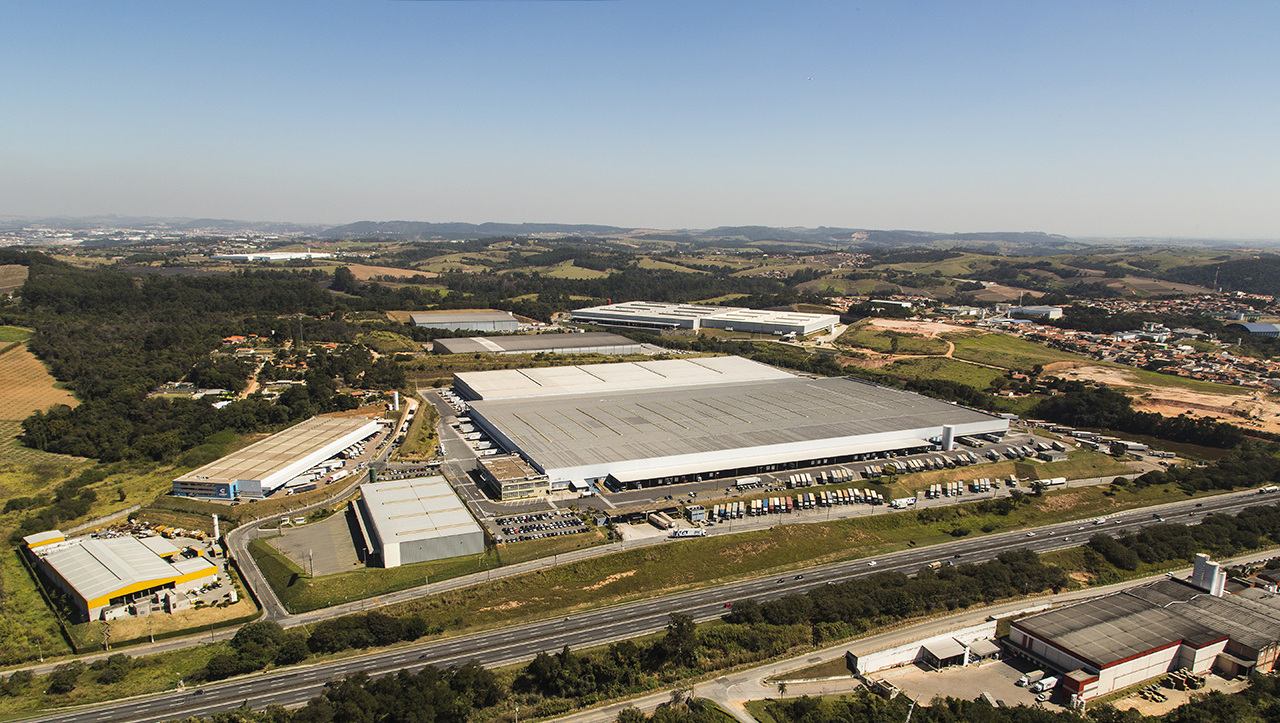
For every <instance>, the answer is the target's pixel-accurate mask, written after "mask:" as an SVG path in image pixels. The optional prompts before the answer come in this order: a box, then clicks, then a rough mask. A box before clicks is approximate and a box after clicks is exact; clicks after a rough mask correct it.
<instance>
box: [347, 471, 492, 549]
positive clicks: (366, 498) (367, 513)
mask: <svg viewBox="0 0 1280 723" xmlns="http://www.w3.org/2000/svg"><path fill="white" fill-rule="evenodd" d="M359 510H360V530H361V533H362V534H363V535H364V536H365V540H364V542H365V547H366V548H367V549H368V550H369V553H370V554H371V555H373V556H375V557H377V558H379V559H380V560H381V563H382V566H383V567H399V566H401V565H408V564H410V563H414V562H426V561H427V560H442V559H444V558H448V557H459V556H462V555H478V554H480V553H482V552H484V530H483V529H481V528H480V525H479V524H477V523H476V521H475V520H474V519H473V518H472V517H471V513H470V512H468V511H467V508H466V506H465V505H463V504H462V500H460V499H458V495H457V494H455V493H454V491H453V488H452V487H450V486H449V483H448V481H447V480H445V478H444V477H418V478H414V479H403V480H394V481H388V482H370V483H367V484H362V485H360V505H359Z"/></svg>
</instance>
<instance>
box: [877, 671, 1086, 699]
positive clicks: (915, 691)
mask: <svg viewBox="0 0 1280 723" xmlns="http://www.w3.org/2000/svg"><path fill="white" fill-rule="evenodd" d="M1029 670H1031V666H1030V664H1027V663H1024V662H1023V661H1019V660H1009V661H1004V660H1000V661H993V662H990V663H983V664H981V665H969V666H957V667H954V668H944V669H942V670H929V669H926V668H923V667H920V666H917V665H908V666H904V667H902V668H895V669H893V670H886V671H882V672H880V673H875V674H874V675H872V676H871V677H872V678H873V679H882V680H885V681H888V682H890V683H893V684H894V685H895V686H897V687H898V689H899V690H901V691H902V693H903V695H906V696H907V697H909V698H913V699H917V698H918V699H919V700H920V702H921V703H925V702H927V701H929V700H932V699H933V697H934V696H941V697H944V698H947V697H950V698H963V699H966V700H973V699H974V698H977V697H978V696H980V695H981V694H982V693H987V694H989V695H990V696H991V697H992V698H994V699H995V700H997V701H1004V703H1005V705H1008V706H1017V705H1041V706H1045V707H1049V708H1053V709H1060V708H1061V704H1062V703H1064V702H1065V701H1063V700H1062V699H1061V697H1060V696H1059V697H1055V698H1052V699H1050V701H1048V702H1046V703H1041V702H1037V701H1036V694H1035V693H1033V692H1031V690H1029V689H1028V688H1023V687H1019V686H1018V685H1017V683H1018V678H1020V677H1022V675H1023V673H1026V672H1028V671H1029Z"/></svg>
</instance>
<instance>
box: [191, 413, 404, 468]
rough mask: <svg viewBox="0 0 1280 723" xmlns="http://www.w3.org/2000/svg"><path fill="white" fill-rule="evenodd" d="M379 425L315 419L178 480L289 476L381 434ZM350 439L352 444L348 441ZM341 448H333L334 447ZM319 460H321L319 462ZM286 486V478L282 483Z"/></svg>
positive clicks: (358, 421)
mask: <svg viewBox="0 0 1280 723" xmlns="http://www.w3.org/2000/svg"><path fill="white" fill-rule="evenodd" d="M378 429H379V427H378V424H377V422H374V421H373V420H371V419H364V418H349V419H343V418H337V417H312V418H311V419H308V420H306V421H305V422H301V423H299V424H296V425H294V426H292V427H290V428H288V429H286V430H284V431H283V432H280V433H279V434H273V435H271V436H270V437H267V438H266V439H264V440H262V441H259V442H254V443H253V444H251V445H249V446H248V447H245V448H244V449H241V450H239V451H236V452H232V453H231V454H229V455H227V456H226V457H223V458H222V459H219V460H216V461H214V462H210V463H209V464H206V465H205V466H203V467H200V468H199V469H196V470H193V471H191V472H188V473H187V474H185V475H183V476H181V477H178V478H177V480H176V481H179V482H224V483H226V482H235V481H237V480H260V481H261V480H266V479H269V478H272V476H273V475H274V476H279V477H289V476H292V475H293V474H295V473H296V472H293V471H292V470H293V468H298V469H297V470H296V471H297V472H301V471H302V470H305V469H306V468H307V467H309V466H310V465H311V464H313V463H315V462H319V461H321V460H322V459H324V458H325V457H327V456H330V455H333V454H337V453H338V452H340V451H342V447H343V446H345V445H343V444H341V443H343V442H346V444H353V443H355V442H356V441H359V440H360V439H362V438H364V437H367V436H369V435H371V434H374V433H376V432H377V431H378ZM347 439H350V440H351V441H350V442H347V441H346V440H347ZM335 444H336V445H339V446H338V449H331V447H333V446H334V445H335ZM315 457H319V459H315ZM281 482H282V483H283V479H282V480H281Z"/></svg>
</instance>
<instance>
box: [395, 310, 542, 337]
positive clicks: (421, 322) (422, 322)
mask: <svg viewBox="0 0 1280 723" xmlns="http://www.w3.org/2000/svg"><path fill="white" fill-rule="evenodd" d="M409 319H410V321H411V322H412V323H413V325H414V326H425V327H428V328H431V329H449V330H451V331H511V332H515V331H519V330H520V322H519V321H517V320H516V318H515V317H514V316H512V315H511V314H510V313H509V312H506V311H498V310H496V309H450V310H449V311H427V312H423V313H420V314H410V315H409Z"/></svg>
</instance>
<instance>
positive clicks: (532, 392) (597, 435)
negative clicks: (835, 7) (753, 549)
mask: <svg viewBox="0 0 1280 723" xmlns="http://www.w3.org/2000/svg"><path fill="white" fill-rule="evenodd" d="M676 363H679V364H682V365H685V366H672V365H673V364H676ZM559 369H560V370H562V373H563V376H561V377H559V378H554V377H549V378H542V379H538V378H531V377H530V375H528V374H527V373H528V372H532V371H539V372H543V371H546V372H552V371H557V370H556V369H546V370H523V371H524V372H526V374H524V375H521V376H511V375H510V372H509V371H499V372H473V373H469V374H459V375H457V377H456V379H457V380H458V382H459V383H458V386H459V388H460V389H465V390H466V393H467V396H468V398H470V399H474V400H476V401H472V402H470V410H471V411H470V415H471V420H472V422H473V423H475V424H476V425H477V426H479V427H480V428H482V429H483V430H484V431H485V432H486V433H487V434H488V435H489V436H490V437H492V438H493V439H494V440H495V441H496V442H497V443H498V444H500V445H502V446H503V447H504V448H505V449H507V450H509V451H512V452H517V453H519V454H520V455H521V456H522V457H524V458H525V459H527V460H528V461H529V463H530V464H532V465H533V467H534V468H536V469H537V470H538V471H539V472H542V473H544V474H546V475H548V477H549V478H550V484H551V486H552V487H557V486H560V485H561V484H567V483H583V482H585V483H588V484H590V483H595V482H603V483H605V484H607V485H610V486H612V487H615V488H623V487H631V488H639V487H649V486H652V485H656V484H675V483H680V482H688V481H693V480H698V479H705V478H718V477H728V476H736V475H743V474H752V473H756V472H761V471H772V470H777V469H788V468H794V467H807V466H816V465H821V464H833V463H838V462H847V461H855V460H861V459H871V458H874V457H877V456H882V455H884V454H886V453H914V452H920V451H926V450H930V449H936V448H937V445H938V444H939V443H940V442H941V440H942V439H943V438H944V437H948V438H951V437H958V436H963V435H973V434H985V433H1000V434H1002V433H1004V432H1006V431H1007V430H1008V425H1009V423H1008V420H1006V419H1003V418H1001V417H996V416H993V415H990V414H987V413H985V412H979V411H976V410H972V409H968V408H965V407H960V406H957V405H955V404H950V403H948V402H941V401H938V400H935V399H930V398H928V397H923V396H920V395H918V394H912V393H910V392H904V391H901V390H898V389H891V388H888V387H882V386H878V385H875V384H870V383H867V382H863V381H859V380H856V379H851V378H844V377H835V378H823V379H810V378H805V377H798V376H795V375H792V374H787V373H786V372H782V371H779V370H777V369H773V368H772V367H768V366H765V365H762V364H757V363H755V362H751V361H748V360H745V359H740V358H736V357H716V358H708V359H688V360H685V359H680V360H671V361H655V362H638V363H634V364H607V365H605V364H601V365H590V366H584V367H577V368H573V367H570V368H563V367H562V368H559ZM678 369H685V370H687V372H688V373H687V374H682V373H680V372H679V371H678ZM487 375H493V376H487Z"/></svg>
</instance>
